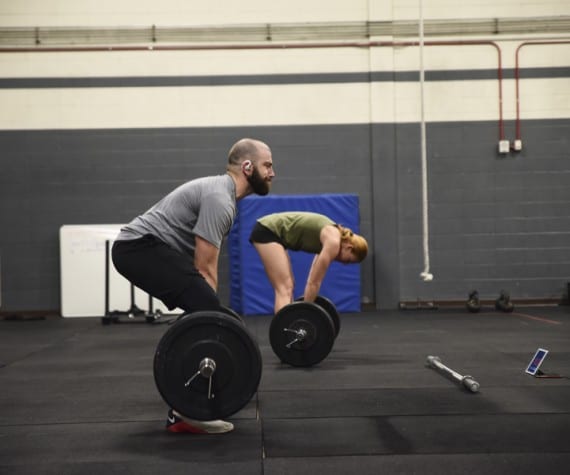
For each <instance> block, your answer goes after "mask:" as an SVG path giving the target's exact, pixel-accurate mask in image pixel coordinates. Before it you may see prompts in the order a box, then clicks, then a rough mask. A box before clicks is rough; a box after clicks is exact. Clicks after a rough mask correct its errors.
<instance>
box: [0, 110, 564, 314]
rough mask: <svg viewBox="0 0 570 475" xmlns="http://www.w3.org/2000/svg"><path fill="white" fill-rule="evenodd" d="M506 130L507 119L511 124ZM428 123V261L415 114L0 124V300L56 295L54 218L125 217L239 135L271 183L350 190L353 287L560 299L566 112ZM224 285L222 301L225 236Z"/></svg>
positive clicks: (220, 153) (396, 295)
mask: <svg viewBox="0 0 570 475" xmlns="http://www.w3.org/2000/svg"><path fill="white" fill-rule="evenodd" d="M506 126H507V130H508V131H509V133H512V131H513V130H514V127H513V124H512V123H507V124H506ZM521 130H522V136H523V137H522V138H523V150H522V152H520V153H518V154H515V153H511V154H508V155H506V156H500V155H498V153H497V140H498V137H497V123H496V122H478V123H461V124H456V123H437V124H428V127H427V138H428V172H429V176H428V180H429V203H430V205H429V218H430V221H429V224H430V257H431V270H432V271H433V273H434V275H435V280H434V281H433V282H431V283H424V282H422V281H421V280H420V278H419V273H420V272H421V271H422V268H423V260H422V240H421V238H422V236H421V231H422V222H421V188H420V187H421V175H420V170H421V163H420V146H419V125H418V124H397V125H396V124H374V125H334V126H298V127H252V128H219V129H156V130H155V129H152V130H146V129H145V130H139V129H130V130H67V131H3V132H0V147H1V150H2V154H1V155H0V166H1V174H0V229H1V230H2V232H1V233H0V259H1V260H0V262H1V269H0V271H1V272H2V276H1V277H2V278H1V281H2V311H21V310H56V309H59V306H60V290H59V285H60V284H59V282H60V276H59V271H60V270H59V235H58V232H59V228H60V226H61V225H63V224H105V223H121V222H126V221H128V220H130V219H131V218H132V217H133V216H135V215H136V214H138V213H140V212H142V211H144V210H145V209H146V208H148V207H149V206H151V205H152V204H153V203H154V202H156V201H157V200H158V199H160V198H161V197H162V196H163V195H164V194H166V193H168V192H169V191H170V190H172V189H173V188H174V187H175V186H177V185H178V184H180V183H182V182H183V181H185V180H188V179H192V178H195V177H199V176H204V175H209V174H217V173H222V172H223V171H224V167H225V161H226V154H227V149H228V148H229V146H230V145H231V144H232V143H233V142H234V141H236V140H237V139H239V138H241V137H243V136H253V137H258V138H260V139H262V140H265V141H266V142H268V143H269V144H270V145H271V147H272V149H273V154H274V161H275V169H276V172H277V178H276V180H275V183H274V188H273V193H275V194H291V193H292V194H296V193H329V192H334V193H357V194H358V195H359V197H360V207H361V231H362V233H363V234H364V235H365V236H366V237H367V238H368V240H369V243H370V248H371V253H370V258H369V259H367V260H366V261H365V262H364V263H363V265H362V297H363V300H364V301H366V302H368V301H370V302H375V303H376V306H377V307H378V308H390V307H392V308H393V307H395V306H397V303H398V301H400V300H416V299H417V298H420V299H435V300H448V299H452V300H457V299H464V298H465V297H466V295H467V292H469V290H471V289H473V288H477V289H478V290H479V291H480V292H481V295H482V296H483V297H484V298H491V297H495V296H497V295H498V293H499V291H500V290H501V289H507V290H509V291H510V292H511V295H512V296H513V298H515V299H516V298H518V299H523V298H560V297H561V296H562V294H563V292H564V289H565V286H566V282H567V281H569V280H570V185H568V183H570V162H569V160H568V152H567V150H568V148H569V146H570V144H569V143H568V142H569V140H570V139H569V138H570V121H568V120H549V121H524V122H523V123H522V128H521ZM222 251H223V252H222V259H221V269H220V295H221V297H222V300H224V301H226V302H227V301H228V300H229V282H228V280H229V269H228V256H227V251H226V247H225V246H224V248H223V250H222Z"/></svg>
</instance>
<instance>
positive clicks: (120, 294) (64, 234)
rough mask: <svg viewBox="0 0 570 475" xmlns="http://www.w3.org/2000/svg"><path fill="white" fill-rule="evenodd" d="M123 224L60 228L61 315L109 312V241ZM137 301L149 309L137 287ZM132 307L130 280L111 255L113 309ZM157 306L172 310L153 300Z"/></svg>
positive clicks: (120, 309) (74, 315)
mask: <svg viewBox="0 0 570 475" xmlns="http://www.w3.org/2000/svg"><path fill="white" fill-rule="evenodd" d="M122 226H123V225H122V224H89V225H64V226H61V228H60V230H59V246H60V264H61V274H60V275H61V316H62V317H102V316H104V315H105V242H106V241H107V240H109V241H111V242H110V245H112V242H113V240H114V239H115V238H116V237H117V234H118V233H119V230H120V229H121V227H122ZM134 304H135V305H136V306H137V307H139V308H140V309H142V310H148V307H149V297H148V294H146V293H145V292H143V291H142V290H140V289H135V301H134ZM130 307H131V287H130V283H129V282H128V281H127V280H126V279H125V278H124V277H123V276H121V275H120V274H119V273H118V272H117V271H116V270H115V267H114V266H113V263H112V262H111V259H110V257H109V310H110V311H111V312H112V311H113V310H119V311H126V310H128V309H130ZM153 309H154V310H160V311H162V313H172V312H177V311H179V309H176V310H173V311H170V310H168V309H167V308H166V306H165V305H164V304H163V303H162V302H160V301H159V300H156V299H153Z"/></svg>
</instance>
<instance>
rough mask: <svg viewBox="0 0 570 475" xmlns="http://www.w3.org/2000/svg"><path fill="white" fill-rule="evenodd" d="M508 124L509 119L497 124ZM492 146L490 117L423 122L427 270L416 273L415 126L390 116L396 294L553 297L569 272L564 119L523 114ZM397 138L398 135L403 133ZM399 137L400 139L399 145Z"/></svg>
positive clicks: (569, 181)
mask: <svg viewBox="0 0 570 475" xmlns="http://www.w3.org/2000/svg"><path fill="white" fill-rule="evenodd" d="M507 125H508V126H509V127H508V129H510V130H514V127H513V126H512V125H513V124H507ZM522 130H523V132H522V136H523V137H522V138H523V150H522V152H520V153H514V152H513V153H510V154H508V155H499V154H498V153H497V141H498V138H497V126H496V123H469V124H449V123H438V124H428V126H427V138H428V183H429V185H428V189H429V226H430V259H431V270H432V273H433V274H434V275H435V279H434V281H433V282H431V283H424V282H423V281H421V279H420V278H419V273H420V272H421V271H422V268H423V253H422V228H421V224H422V214H421V175H420V172H421V168H420V166H421V164H420V158H419V157H420V150H419V145H416V150H414V148H413V147H410V143H411V144H419V127H418V126H417V125H415V124H410V125H400V126H398V132H397V137H398V140H399V142H398V145H397V150H398V197H399V204H398V206H399V215H400V221H399V233H398V234H399V239H400V257H401V263H400V272H401V276H402V277H401V280H400V285H401V289H400V292H401V294H400V298H401V300H415V299H417V298H420V299H436V300H437V299H439V300H446V299H451V300H456V299H465V298H466V296H467V293H468V292H469V291H470V290H472V289H478V290H479V291H480V294H481V296H482V297H483V298H496V297H497V296H498V295H499V292H500V290H501V289H506V290H508V291H510V293H511V295H512V296H513V298H519V299H542V298H561V297H562V296H563V294H564V291H565V287H566V282H568V281H569V280H570V161H569V160H568V147H569V145H570V144H569V137H570V124H569V122H568V121H565V120H552V121H525V122H523V124H522ZM404 142H405V143H404ZM400 143H401V145H399V144H400Z"/></svg>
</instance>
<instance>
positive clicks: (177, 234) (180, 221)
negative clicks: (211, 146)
mask: <svg viewBox="0 0 570 475" xmlns="http://www.w3.org/2000/svg"><path fill="white" fill-rule="evenodd" d="M236 213H237V207H236V189H235V183H234V181H233V179H232V177H231V176H229V175H218V176H211V177H205V178H198V179H196V180H192V181H189V182H186V183H184V184H183V185H180V186H179V187H178V188H176V189H175V190H173V191H172V192H171V193H169V194H168V195H166V196H165V197H164V198H163V199H162V200H160V201H159V202H158V203H156V204H155V205H154V206H153V207H152V208H150V209H149V210H148V211H146V212H145V213H144V214H142V215H140V216H137V217H136V218H135V219H134V220H133V221H131V222H130V223H129V224H128V225H126V226H125V227H123V228H122V229H121V232H120V233H119V236H118V237H117V240H119V241H120V240H129V239H137V238H140V237H142V236H144V235H146V234H152V235H153V236H156V237H157V238H159V239H160V240H162V241H164V242H165V243H167V244H169V245H170V246H172V247H173V248H174V249H177V250H178V251H180V252H182V253H184V254H190V255H192V256H193V255H194V250H195V248H196V241H195V236H200V237H201V238H203V239H205V240H206V241H208V242H209V243H211V244H213V245H214V246H216V247H217V248H218V249H219V248H220V246H221V244H222V240H223V238H224V237H225V236H226V235H227V234H228V233H229V231H230V228H231V227H232V224H233V221H234V218H235V215H236Z"/></svg>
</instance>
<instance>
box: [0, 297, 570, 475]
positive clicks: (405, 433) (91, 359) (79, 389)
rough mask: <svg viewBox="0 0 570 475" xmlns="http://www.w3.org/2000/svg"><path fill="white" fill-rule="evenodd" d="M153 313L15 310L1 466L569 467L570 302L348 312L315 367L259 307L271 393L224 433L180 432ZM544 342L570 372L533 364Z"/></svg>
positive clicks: (318, 470)
mask: <svg viewBox="0 0 570 475" xmlns="http://www.w3.org/2000/svg"><path fill="white" fill-rule="evenodd" d="M141 320H142V321H141V322H138V321H135V322H131V323H124V324H114V325H105V326H103V325H101V322H100V319H99V318H79V319H59V318H53V319H46V320H38V321H11V320H3V321H0V345H1V346H0V388H1V391H0V473H2V474H34V475H39V474H58V475H62V474H81V475H86V474H105V475H113V474H125V473H129V474H169V475H173V474H178V473H180V474H182V473H184V474H186V473H192V474H225V473H227V474H248V475H250V474H266V475H275V474H287V475H290V474H292V473H295V474H297V475H303V474H310V475H316V474H354V473H359V474H375V475H376V474H439V475H441V474H485V475H492V474H497V475H499V474H500V475H506V474H517V475H520V474H533V475H536V474H537V473H539V474H563V473H564V474H565V473H569V470H570V469H569V466H570V380H569V379H568V377H569V376H570V308H569V307H546V308H538V307H533V308H524V309H522V308H516V309H515V312H514V313H511V314H508V313H498V312H494V311H490V310H489V311H482V312H481V313H478V314H470V313H468V312H467V311H463V309H454V310H450V309H444V310H426V311H413V310H411V311H379V312H364V313H360V314H345V315H342V328H341V331H340V334H339V336H338V338H337V340H336V342H335V346H334V348H333V350H332V352H331V353H330V355H329V356H328V357H327V358H326V359H325V360H324V361H323V362H322V363H321V364H319V365H318V366H315V367H312V368H305V369H299V368H292V367H289V366H284V365H283V364H281V363H280V362H278V361H277V358H276V357H275V355H274V354H273V352H272V350H271V347H270V345H269V341H268V329H269V321H270V320H269V317H267V316H266V317H248V318H246V321H247V325H248V327H249V328H250V329H251V331H252V332H253V333H254V334H255V335H256V336H257V338H258V341H259V344H260V347H261V351H262V355H263V362H264V365H263V375H262V379H261V384H260V386H259V391H258V394H257V397H256V398H254V399H253V400H252V401H251V402H250V403H249V405H248V406H246V407H245V408H244V409H243V410H242V411H240V412H239V413H237V414H236V415H235V416H233V417H232V419H231V420H232V421H233V422H234V424H235V430H234V431H233V432H232V433H229V434H224V435H208V436H204V435H192V434H170V433H167V432H166V431H165V430H164V424H165V419H166V412H167V407H166V405H165V403H164V402H163V401H162V399H161V398H160V396H159V394H158V392H157V390H156V388H155V385H154V379H153V374H152V360H153V356H154V350H155V348H156V344H157V343H158V340H159V339H160V337H161V336H162V334H163V333H164V331H165V330H166V328H167V326H166V325H165V324H149V323H146V322H145V321H144V319H141ZM164 320H166V319H164ZM538 347H543V348H546V349H548V350H549V351H550V353H549V354H548V356H547V358H546V360H545V362H544V363H543V366H542V367H541V369H542V370H543V372H544V373H546V374H558V375H561V376H563V377H562V378H535V377H532V376H529V375H527V374H525V373H524V369H525V368H526V366H527V364H528V363H529V361H530V359H531V357H532V356H533V354H534V352H535V350H536V349H537V348H538ZM428 355H435V356H439V357H440V358H441V360H442V362H443V363H444V364H446V365H447V366H449V367H451V368H453V369H454V370H456V371H457V372H459V373H461V374H469V375H471V376H473V377H474V378H475V379H476V380H477V381H478V382H479V383H480V385H481V387H480V391H479V392H478V393H471V392H469V391H467V390H466V389H464V388H462V387H460V386H458V385H457V384H455V382H453V381H452V380H450V379H448V378H446V377H445V376H443V375H441V374H439V373H438V372H436V371H435V370H433V369H430V368H427V367H426V364H425V363H426V357H427V356H428Z"/></svg>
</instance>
